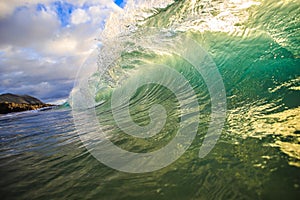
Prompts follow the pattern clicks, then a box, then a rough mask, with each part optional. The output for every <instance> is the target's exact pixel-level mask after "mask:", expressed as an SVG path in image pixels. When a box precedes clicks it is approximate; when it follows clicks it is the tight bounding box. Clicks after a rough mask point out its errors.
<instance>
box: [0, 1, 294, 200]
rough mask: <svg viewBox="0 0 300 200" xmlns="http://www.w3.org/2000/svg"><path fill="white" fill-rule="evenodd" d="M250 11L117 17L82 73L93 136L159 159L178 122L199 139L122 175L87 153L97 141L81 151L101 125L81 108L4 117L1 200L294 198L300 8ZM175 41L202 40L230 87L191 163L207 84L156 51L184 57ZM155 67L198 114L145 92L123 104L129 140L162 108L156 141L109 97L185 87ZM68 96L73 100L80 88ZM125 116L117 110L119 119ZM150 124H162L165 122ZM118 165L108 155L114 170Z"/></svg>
mask: <svg viewBox="0 0 300 200" xmlns="http://www.w3.org/2000/svg"><path fill="white" fill-rule="evenodd" d="M249 2H250V1H176V2H175V3H171V4H170V5H169V6H167V7H164V8H157V6H155V3H154V4H153V5H150V8H152V9H146V8H145V9H144V10H143V12H142V13H148V14H149V16H148V17H145V18H139V17H137V16H138V14H139V13H138V12H137V13H134V12H133V11H132V12H131V13H127V14H126V15H125V16H124V17H123V18H122V19H123V20H125V21H126V19H127V18H128V19H130V20H127V21H126V23H125V22H123V21H122V20H121V19H120V20H119V21H120V22H117V21H115V20H114V21H108V22H107V27H106V29H105V30H104V33H103V36H102V37H103V38H102V39H103V41H102V47H101V49H100V50H99V51H97V52H96V55H97V56H96V61H97V62H98V65H97V67H96V69H97V71H96V70H94V71H92V73H91V74H92V75H91V76H86V75H84V72H86V71H88V70H89V69H90V63H91V62H89V61H88V62H86V64H85V65H83V67H82V69H81V70H80V71H79V77H80V75H82V76H83V77H85V78H87V79H88V87H89V88H88V91H92V92H91V93H92V94H93V95H94V96H93V98H94V99H95V101H96V103H97V106H96V108H95V109H93V108H88V109H86V110H85V111H84V112H88V113H89V112H93V111H95V116H96V122H97V123H96V124H97V126H98V125H99V126H100V127H101V128H102V130H103V132H104V133H105V135H106V136H107V137H108V138H109V140H110V141H112V143H113V144H115V145H116V146H118V147H120V148H122V149H124V150H127V151H130V152H135V153H148V152H154V151H157V150H159V149H161V148H162V147H164V146H166V145H167V144H169V143H170V142H171V141H172V140H173V139H174V138H175V137H176V134H177V131H178V129H179V127H180V120H181V117H185V121H184V122H185V123H186V124H194V123H197V124H198V129H197V130H196V133H197V134H196V136H195V138H194V139H193V141H192V144H191V145H190V146H189V148H188V149H187V150H186V151H185V152H184V153H183V155H182V156H180V157H179V159H177V160H176V161H175V162H173V163H171V164H170V165H168V166H166V167H164V168H162V169H159V170H156V171H151V172H148V173H137V174H135V173H126V172H121V171H118V170H115V169H112V168H110V167H109V166H106V165H105V164H103V163H101V162H100V161H99V160H97V159H96V158H95V157H94V156H93V155H92V154H90V152H89V151H92V150H91V149H89V151H88V150H87V149H86V147H90V146H89V145H91V147H93V148H94V147H95V148H96V146H97V145H101V138H100V140H99V138H97V137H96V138H93V137H88V139H87V140H86V141H85V142H82V140H81V139H83V138H84V137H85V136H87V135H89V134H90V132H94V133H97V132H96V131H95V130H94V129H92V128H93V127H97V126H96V124H95V123H94V121H89V118H86V115H78V114H80V113H81V112H79V113H78V112H77V111H76V109H75V110H73V111H72V110H54V111H45V112H39V113H25V114H20V115H12V116H4V117H1V118H0V137H1V147H0V149H1V154H0V159H1V165H0V170H1V171H0V172H1V180H0V186H1V190H0V191H1V196H2V197H3V198H4V199H45V198H46V199H298V197H299V195H300V144H299V142H300V137H299V133H300V125H299V121H300V117H299V116H300V107H299V104H300V101H299V100H300V68H299V67H300V54H299V53H300V48H299V43H300V34H299V33H300V20H299V17H300V9H299V7H300V3H299V1H288V0H286V1H271V0H267V1H253V2H252V3H249ZM130 9H132V8H130ZM134 14H137V15H136V16H135V15H134ZM116 16H118V15H116ZM134 16H135V17H134ZM118 23H120V24H118ZM127 23H129V24H130V25H128V24H127ZM112 24H116V26H110V25H112ZM181 36H184V37H188V38H190V39H192V40H193V41H195V42H197V44H199V46H201V47H202V48H203V49H204V50H205V51H206V52H207V54H208V55H209V56H210V57H211V59H212V60H213V62H214V63H215V65H216V67H217V69H218V72H219V73H220V75H221V77H222V81H223V84H224V87H225V93H226V108H227V111H226V119H225V123H224V126H223V129H222V134H221V135H220V137H219V139H218V141H217V143H216V145H215V146H214V148H213V149H212V150H211V151H210V152H209V154H208V155H206V156H205V157H204V158H199V156H198V155H199V149H200V148H201V146H202V144H203V141H204V139H205V136H206V132H207V130H208V127H209V123H210V120H211V114H212V103H211V96H212V94H210V93H209V86H207V84H206V82H205V78H203V76H202V75H201V74H200V73H199V71H197V70H196V69H195V67H194V66H193V65H192V64H191V63H190V62H188V60H186V59H185V58H183V57H182V56H180V55H178V54H174V53H172V51H171V48H170V52H168V51H166V50H165V49H166V48H165V49H164V51H160V48H159V47H160V46H164V47H165V46H168V45H175V47H177V48H178V49H189V46H188V45H187V44H182V43H180V40H179V39H178V38H179V37H181ZM178 44H180V45H178ZM189 52H190V54H191V55H197V52H193V51H192V50H191V51H189ZM91 60H92V59H91ZM92 61H94V60H92ZM149 63H150V64H151V65H149ZM161 64H164V65H166V66H169V67H170V68H172V69H174V70H176V71H177V72H179V73H180V74H181V75H182V76H183V77H185V79H186V80H187V83H184V84H188V85H190V86H191V88H192V89H193V91H194V92H195V96H196V99H197V103H198V106H196V107H193V106H192V107H190V108H189V109H188V112H187V113H184V114H183V113H182V112H181V111H180V101H181V100H184V102H185V103H186V104H188V103H190V102H192V101H193V98H192V96H191V95H190V93H188V92H186V91H185V90H184V89H183V90H181V89H180V87H179V89H178V91H180V92H179V93H178V94H174V93H173V92H172V91H171V90H170V89H169V88H167V87H164V86H162V85H159V84H155V83H149V84H146V85H143V86H141V87H139V88H138V89H137V90H136V92H135V93H134V95H132V96H131V98H130V101H129V114H130V117H127V118H123V119H122V120H123V121H122V123H123V125H125V126H126V125H127V127H125V128H127V129H126V130H132V131H133V129H134V126H133V124H135V125H139V126H141V127H143V126H147V125H148V124H150V123H151V117H150V115H149V110H150V109H151V107H152V106H153V105H157V104H160V105H162V106H163V107H164V109H165V112H166V115H167V118H166V121H165V124H164V126H163V128H162V129H161V130H160V131H159V133H157V134H156V135H154V136H152V137H148V138H138V137H133V136H132V135H130V133H126V132H125V131H124V130H123V129H122V128H120V127H119V126H118V124H117V123H116V121H115V118H114V115H113V110H112V100H111V99H112V94H113V92H114V91H125V89H126V88H134V87H135V85H134V83H137V82H138V80H143V79H145V78H146V77H158V76H163V77H164V80H165V81H166V82H168V83H172V84H173V83H174V84H175V83H176V82H177V83H178V82H179V80H180V79H176V78H174V77H173V76H171V75H169V76H168V74H163V73H162V72H161V71H160V70H159V68H158V67H157V66H158V65H161ZM207 66H211V65H207ZM208 72H210V69H208ZM208 74H209V73H208ZM210 78H212V79H213V78H215V77H210ZM79 80H80V78H79ZM128 80H132V81H131V82H130V81H128ZM216 81H217V80H216ZM79 83H80V81H79ZM184 84H183V85H184ZM77 86H78V85H77ZM184 86H185V85H184ZM184 86H183V88H185V87H184ZM78 87H80V85H79V86H78ZM73 92H74V93H75V94H76V87H75V90H74V91H73ZM219 92H220V93H219ZM217 94H221V91H218V92H217ZM74 100H76V98H75V99H73V101H74ZM72 103H73V105H77V104H76V102H75V103H74V102H70V104H71V105H72ZM80 103H86V102H80ZM78 105H84V104H78ZM193 105H194V104H193ZM125 108H126V106H123V105H120V106H119V107H117V108H116V112H117V113H116V114H118V113H121V111H123V110H124V109H125ZM197 110H199V113H200V114H199V115H196V113H197V112H196V111H197ZM78 116H79V117H78ZM80 116H81V117H80ZM74 119H75V121H73V120H74ZM87 119H88V120H87ZM155 119H156V120H158V121H163V114H162V112H161V113H160V115H157V116H156V118H155ZM74 122H75V123H74ZM132 122H133V124H132ZM80 127H84V128H80ZM86 127H92V128H91V129H89V128H86ZM186 134H189V132H188V131H187V132H186ZM170 156H171V154H170ZM114 159H115V158H114V157H113V156H112V157H111V160H114ZM149 163H151V161H149ZM141 164H142V163H141ZM136 168H139V166H136Z"/></svg>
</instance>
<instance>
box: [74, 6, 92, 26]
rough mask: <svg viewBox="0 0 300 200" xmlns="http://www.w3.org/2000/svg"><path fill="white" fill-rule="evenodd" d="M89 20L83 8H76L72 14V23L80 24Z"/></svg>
mask: <svg viewBox="0 0 300 200" xmlns="http://www.w3.org/2000/svg"><path fill="white" fill-rule="evenodd" d="M89 20H90V17H89V16H88V14H87V13H86V12H85V10H83V9H81V8H79V9H76V10H75V11H74V12H73V14H72V23H73V24H82V23H85V22H87V21H89Z"/></svg>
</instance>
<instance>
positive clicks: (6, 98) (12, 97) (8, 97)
mask: <svg viewBox="0 0 300 200" xmlns="http://www.w3.org/2000/svg"><path fill="white" fill-rule="evenodd" d="M4 102H9V103H26V104H44V103H43V102H42V101H40V100H39V99H37V98H35V97H32V96H29V95H16V94H10V93H7V94H1V95H0V103H4Z"/></svg>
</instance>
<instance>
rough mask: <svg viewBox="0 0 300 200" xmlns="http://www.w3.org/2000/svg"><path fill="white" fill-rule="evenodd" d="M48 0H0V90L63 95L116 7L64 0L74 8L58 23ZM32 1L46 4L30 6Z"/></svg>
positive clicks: (108, 2) (104, 1)
mask: <svg viewBox="0 0 300 200" xmlns="http://www.w3.org/2000/svg"><path fill="white" fill-rule="evenodd" d="M53 2H54V1H51V0H31V1H27V0H10V1H1V0H0V93H4V92H12V93H20V94H24V93H27V94H30V95H34V96H37V97H38V98H41V99H43V100H46V101H47V100H51V101H52V100H55V99H57V98H66V97H67V96H68V94H69V92H70V90H71V89H72V86H73V80H74V77H75V75H76V73H77V70H78V68H79V67H80V66H81V64H82V63H83V62H84V60H85V59H86V58H87V57H88V55H89V54H90V53H91V51H92V49H93V48H94V47H95V46H96V45H97V41H95V39H96V38H97V37H98V36H99V34H100V32H101V28H103V26H101V24H103V23H104V20H105V19H106V18H107V17H108V16H109V14H110V13H111V12H112V11H119V10H120V8H119V7H118V6H116V5H115V4H114V3H113V1H112V0H90V1H88V0H74V1H68V3H72V4H73V5H74V8H75V7H76V10H74V11H73V13H72V15H71V16H70V24H69V25H67V26H64V27H63V26H62V25H61V22H60V19H59V17H58V14H57V12H56V10H55V8H53V5H52V4H51V3H53ZM37 3H42V4H43V5H44V6H45V8H46V9H36V8H37V7H36V6H37ZM83 5H84V7H83ZM20 6H22V8H21V7H20ZM24 6H25V7H24ZM16 8H21V9H17V10H16Z"/></svg>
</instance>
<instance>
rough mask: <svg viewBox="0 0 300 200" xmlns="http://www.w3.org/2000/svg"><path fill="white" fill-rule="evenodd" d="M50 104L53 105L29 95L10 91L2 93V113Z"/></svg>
mask: <svg viewBox="0 0 300 200" xmlns="http://www.w3.org/2000/svg"><path fill="white" fill-rule="evenodd" d="M50 106H53V105H50V104H45V103H43V102H42V101H41V100H39V99H37V98H35V97H32V96H29V95H16V94H10V93H7V94H1V95H0V114H7V113H11V112H22V111H27V110H36V109H40V108H45V107H50Z"/></svg>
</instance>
